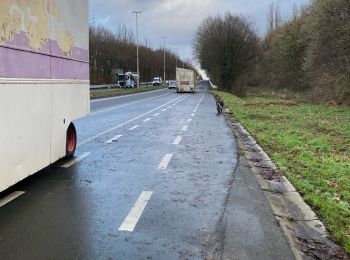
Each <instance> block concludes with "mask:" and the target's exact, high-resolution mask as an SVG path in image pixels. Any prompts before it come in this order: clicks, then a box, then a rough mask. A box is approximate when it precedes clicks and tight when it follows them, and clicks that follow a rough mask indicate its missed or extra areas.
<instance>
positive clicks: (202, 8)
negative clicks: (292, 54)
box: [89, 0, 309, 59]
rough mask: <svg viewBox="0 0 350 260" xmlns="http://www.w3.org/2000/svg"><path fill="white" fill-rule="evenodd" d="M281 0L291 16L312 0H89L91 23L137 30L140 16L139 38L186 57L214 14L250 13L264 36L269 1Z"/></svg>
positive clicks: (248, 14)
mask: <svg viewBox="0 0 350 260" xmlns="http://www.w3.org/2000/svg"><path fill="white" fill-rule="evenodd" d="M271 2H274V3H278V4H279V6H280V9H281V13H282V16H283V17H284V18H285V19H288V18H289V17H290V15H291V13H292V9H293V5H294V4H296V5H297V6H298V7H300V6H302V5H305V4H307V3H308V2H309V0H108V1H107V0H89V3H90V22H94V24H99V25H104V26H106V27H108V28H110V29H112V30H114V29H116V28H118V26H120V25H126V26H127V27H128V28H130V30H133V32H135V23H136V22H135V15H134V14H132V13H131V12H132V11H143V13H142V14H140V15H139V39H140V42H145V41H146V40H147V42H148V43H149V44H150V45H151V47H153V48H160V47H162V46H163V39H162V38H161V37H162V36H167V37H168V39H166V48H168V49H172V50H173V51H174V52H175V49H177V50H176V52H177V53H178V54H179V55H180V56H181V57H182V58H186V59H193V58H192V57H193V50H192V42H193V38H194V35H195V33H196V30H197V28H198V26H199V25H200V24H201V22H202V20H203V19H204V18H206V17H207V16H210V15H217V14H224V13H225V12H231V13H233V14H240V15H244V16H248V17H249V18H250V19H252V20H253V21H254V23H255V27H256V29H257V31H258V32H259V34H260V35H263V34H264V32H265V31H266V14H267V8H268V5H269V3H271Z"/></svg>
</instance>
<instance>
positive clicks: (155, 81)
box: [152, 77, 163, 86]
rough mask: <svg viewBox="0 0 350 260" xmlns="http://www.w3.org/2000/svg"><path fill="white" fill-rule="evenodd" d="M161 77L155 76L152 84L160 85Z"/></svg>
mask: <svg viewBox="0 0 350 260" xmlns="http://www.w3.org/2000/svg"><path fill="white" fill-rule="evenodd" d="M162 83H163V82H162V78H161V77H155V78H153V81H152V86H160V85H162Z"/></svg>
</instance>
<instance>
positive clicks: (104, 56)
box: [89, 25, 194, 84]
mask: <svg viewBox="0 0 350 260" xmlns="http://www.w3.org/2000/svg"><path fill="white" fill-rule="evenodd" d="M89 36H90V40H89V41H90V82H91V84H107V83H113V76H112V70H113V69H123V71H124V72H127V71H133V72H136V71H137V65H136V44H135V37H134V35H133V33H132V32H130V31H128V30H127V29H126V27H125V26H120V27H119V28H118V29H117V30H115V31H112V30H110V29H108V28H106V27H103V26H93V25H90V29H89ZM139 59H140V63H139V64H140V66H139V67H140V75H141V79H140V80H141V82H149V81H152V79H153V78H154V77H157V76H160V77H163V63H164V49H152V48H151V47H150V46H148V44H147V43H145V44H140V45H139ZM165 59H166V69H165V70H166V79H175V67H176V63H177V65H178V66H179V67H183V66H184V67H185V68H189V69H194V67H193V65H192V64H191V62H189V61H183V60H182V59H181V58H179V57H178V56H177V55H176V54H175V53H173V52H172V51H170V50H168V49H165Z"/></svg>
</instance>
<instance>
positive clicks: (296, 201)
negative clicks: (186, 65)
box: [225, 109, 348, 259]
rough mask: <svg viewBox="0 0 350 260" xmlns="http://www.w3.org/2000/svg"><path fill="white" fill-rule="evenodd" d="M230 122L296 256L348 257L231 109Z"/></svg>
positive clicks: (226, 116)
mask: <svg viewBox="0 0 350 260" xmlns="http://www.w3.org/2000/svg"><path fill="white" fill-rule="evenodd" d="M225 112H226V113H225V118H226V120H227V122H228V123H229V125H230V127H231V129H232V131H233V133H234V135H235V136H236V138H237V142H238V145H239V148H240V151H241V153H242V154H243V155H244V157H245V158H246V159H247V161H248V164H249V166H250V168H251V170H252V172H253V173H254V176H255V178H256V179H257V181H258V183H259V185H260V187H261V189H262V190H263V192H264V194H265V196H266V197H267V199H268V201H269V202H270V204H271V207H272V210H273V213H274V215H275V217H276V219H277V221H278V223H279V225H280V226H281V228H282V230H283V232H284V234H285V236H286V238H287V240H288V242H289V244H290V247H291V249H292V251H293V253H294V256H295V258H296V259H315V258H316V259H348V255H347V254H346V253H345V251H344V250H343V248H342V247H340V246H339V245H337V244H335V243H334V242H332V241H331V240H329V239H328V233H327V231H326V228H325V225H324V224H323V223H322V221H321V220H320V219H319V218H318V217H317V215H316V213H315V212H314V211H313V210H312V209H311V208H310V207H309V206H308V205H307V204H306V203H305V201H304V200H303V198H302V197H301V195H300V194H299V193H298V192H297V190H296V189H295V187H294V186H293V185H292V184H291V183H290V182H289V181H288V179H287V178H286V177H285V176H283V175H282V174H280V173H279V171H278V169H277V167H276V165H275V164H274V162H273V161H272V160H271V158H270V157H269V156H268V155H267V154H266V153H265V152H264V150H263V149H262V148H261V146H260V145H259V144H258V143H257V142H256V141H255V140H254V138H253V137H252V136H251V135H250V133H249V132H248V131H247V130H246V129H245V128H244V127H243V126H242V125H241V124H240V123H239V122H237V121H236V120H235V119H234V118H233V117H232V116H231V115H230V114H229V111H228V109H226V111H225Z"/></svg>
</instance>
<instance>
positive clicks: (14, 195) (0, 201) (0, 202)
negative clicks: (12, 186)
mask: <svg viewBox="0 0 350 260" xmlns="http://www.w3.org/2000/svg"><path fill="white" fill-rule="evenodd" d="M24 193H25V191H14V192H12V193H11V194H9V195H7V196H6V197H4V198H2V199H0V208H1V207H2V206H4V205H6V204H7V203H9V202H11V201H13V200H14V199H16V198H18V197H19V196H21V195H23V194H24Z"/></svg>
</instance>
